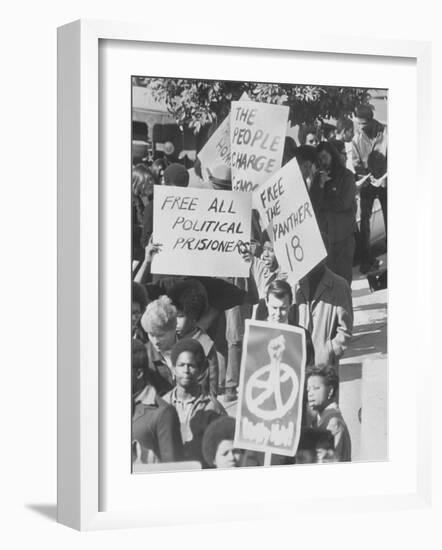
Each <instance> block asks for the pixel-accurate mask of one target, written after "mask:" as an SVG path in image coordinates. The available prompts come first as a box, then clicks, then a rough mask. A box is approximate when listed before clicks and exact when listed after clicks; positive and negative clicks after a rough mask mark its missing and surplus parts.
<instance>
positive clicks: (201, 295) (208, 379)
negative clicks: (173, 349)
mask: <svg viewBox="0 0 442 550" xmlns="http://www.w3.org/2000/svg"><path fill="white" fill-rule="evenodd" d="M168 294H169V297H170V298H171V300H172V303H173V304H174V306H175V307H176V309H177V328H176V331H177V336H178V339H182V338H193V339H195V340H198V342H199V343H200V344H201V346H202V348H203V350H204V354H205V356H206V360H207V365H208V367H207V369H205V370H204V371H203V372H202V373H201V379H200V383H201V385H202V388H203V390H204V392H205V393H208V392H209V391H210V392H211V393H212V394H213V395H215V396H216V395H217V393H218V356H217V352H216V349H215V345H214V343H213V340H212V339H211V338H210V336H209V335H208V334H207V333H206V331H205V330H203V329H202V328H200V327H199V326H198V321H199V320H200V319H201V317H202V316H203V315H204V314H205V313H206V312H207V310H208V307H209V305H208V298H207V292H206V289H205V288H204V285H203V284H202V283H200V282H199V281H198V280H196V279H185V280H183V281H181V282H179V283H177V284H176V285H175V286H173V287H172V288H171V290H170V291H169V293H168Z"/></svg>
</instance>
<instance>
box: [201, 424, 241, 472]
mask: <svg viewBox="0 0 442 550" xmlns="http://www.w3.org/2000/svg"><path fill="white" fill-rule="evenodd" d="M234 438H235V420H234V419H233V418H231V417H230V416H222V417H220V418H218V419H216V420H214V421H213V422H212V423H211V424H210V425H209V426H208V427H207V429H206V431H205V432H204V437H203V444H202V445H203V446H202V450H203V456H204V459H205V461H206V462H207V464H208V465H209V466H211V467H214V468H236V467H238V466H241V460H242V456H243V451H242V450H241V449H235V447H234V446H233V440H234Z"/></svg>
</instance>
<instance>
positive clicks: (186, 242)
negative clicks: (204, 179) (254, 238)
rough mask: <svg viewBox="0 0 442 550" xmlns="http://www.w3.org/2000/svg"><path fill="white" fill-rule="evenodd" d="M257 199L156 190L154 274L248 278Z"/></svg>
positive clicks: (211, 192) (235, 194)
mask: <svg viewBox="0 0 442 550" xmlns="http://www.w3.org/2000/svg"><path fill="white" fill-rule="evenodd" d="M250 228H251V196H248V194H246V193H240V192H237V191H215V190H212V189H189V188H183V187H172V186H159V185H155V186H154V208H153V239H154V241H155V242H158V243H160V244H161V245H162V247H161V251H160V252H159V253H158V254H155V255H154V257H153V260H152V273H164V274H169V275H202V276H204V275H207V276H216V277H248V276H249V268H250V266H249V264H248V263H247V262H246V261H245V260H244V259H243V257H242V256H241V254H240V250H241V247H242V245H243V244H245V243H249V242H250Z"/></svg>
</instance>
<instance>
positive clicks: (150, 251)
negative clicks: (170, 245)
mask: <svg viewBox="0 0 442 550" xmlns="http://www.w3.org/2000/svg"><path fill="white" fill-rule="evenodd" d="M162 246H163V245H162V244H161V243H154V242H153V237H151V238H150V239H149V242H148V244H147V246H146V248H145V259H146V260H147V261H149V262H151V261H152V259H153V257H154V256H155V254H158V253H159V252H161V247H162Z"/></svg>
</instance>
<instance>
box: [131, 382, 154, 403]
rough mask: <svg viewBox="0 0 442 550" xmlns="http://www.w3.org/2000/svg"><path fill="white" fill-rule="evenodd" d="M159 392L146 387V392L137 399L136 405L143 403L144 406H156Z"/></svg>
mask: <svg viewBox="0 0 442 550" xmlns="http://www.w3.org/2000/svg"><path fill="white" fill-rule="evenodd" d="M156 396H157V392H156V390H155V388H154V387H153V386H150V385H148V386H146V387H145V388H144V390H143V391H142V392H141V393H140V394H139V395H137V397H136V398H135V405H136V404H138V403H141V404H142V405H148V406H154V405H155V404H156V401H155V399H156Z"/></svg>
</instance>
